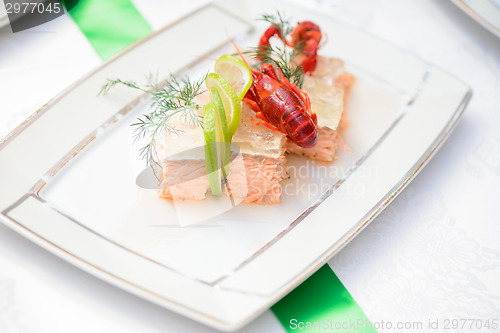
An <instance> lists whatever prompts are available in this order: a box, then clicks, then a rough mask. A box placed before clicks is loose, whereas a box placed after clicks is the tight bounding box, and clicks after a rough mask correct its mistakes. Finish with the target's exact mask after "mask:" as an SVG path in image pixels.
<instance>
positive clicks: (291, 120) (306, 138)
mask: <svg viewBox="0 0 500 333" xmlns="http://www.w3.org/2000/svg"><path fill="white" fill-rule="evenodd" d="M277 72H278V73H279V77H278V75H276V71H275V70H274V68H273V66H272V65H271V64H264V65H262V66H261V67H260V70H259V71H256V70H252V79H253V84H252V86H251V87H250V89H249V90H248V92H247V93H246V95H245V97H244V98H243V101H244V102H245V103H247V105H248V106H249V107H250V108H251V109H252V110H253V111H255V113H256V115H257V117H258V118H259V119H261V120H262V121H263V123H264V124H265V125H266V126H268V127H270V128H271V129H275V130H276V129H277V130H278V131H280V132H283V133H286V134H287V136H288V137H289V138H290V139H291V140H292V141H293V142H295V143H296V144H297V145H299V146H301V147H304V148H310V147H314V146H315V145H316V143H317V141H318V131H317V129H316V124H317V117H316V114H315V113H313V112H312V111H311V102H310V100H309V96H308V95H307V94H306V93H305V92H303V91H302V90H300V89H299V88H297V86H295V85H293V84H292V83H290V82H289V81H288V79H287V78H286V77H284V76H283V73H282V72H281V71H280V70H279V69H277Z"/></svg>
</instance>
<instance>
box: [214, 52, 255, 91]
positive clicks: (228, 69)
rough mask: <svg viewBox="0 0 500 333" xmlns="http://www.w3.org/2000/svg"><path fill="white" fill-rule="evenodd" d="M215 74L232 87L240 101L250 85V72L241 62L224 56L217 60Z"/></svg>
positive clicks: (230, 56)
mask: <svg viewBox="0 0 500 333" xmlns="http://www.w3.org/2000/svg"><path fill="white" fill-rule="evenodd" d="M215 73H217V74H219V75H220V76H222V77H223V78H224V79H225V80H226V81H227V82H228V83H229V84H230V85H231V87H233V89H234V91H235V93H236V96H238V99H239V100H240V101H241V100H242V99H243V97H245V94H246V93H247V91H248V89H250V86H251V85H252V71H251V70H250V68H249V67H248V65H247V64H246V63H245V62H244V61H243V60H241V59H240V58H237V57H235V56H232V55H228V54H226V55H223V56H221V57H220V58H219V59H217V61H216V62H215Z"/></svg>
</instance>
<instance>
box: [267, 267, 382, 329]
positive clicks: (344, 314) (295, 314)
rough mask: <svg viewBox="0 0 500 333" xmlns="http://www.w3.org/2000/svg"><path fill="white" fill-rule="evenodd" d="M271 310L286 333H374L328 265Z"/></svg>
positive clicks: (361, 311)
mask: <svg viewBox="0 0 500 333" xmlns="http://www.w3.org/2000/svg"><path fill="white" fill-rule="evenodd" d="M271 310H272V311H273V312H274V314H275V315H276V317H277V318H278V320H279V321H280V322H281V324H282V325H283V327H284V328H285V329H286V330H287V331H288V332H329V331H330V332H343V333H345V332H363V333H376V332H377V331H376V330H375V329H374V328H373V327H371V324H370V321H369V320H368V318H367V317H366V315H365V314H364V313H363V310H361V308H360V307H359V306H358V304H356V301H354V299H353V298H352V296H351V295H350V294H349V292H348V291H347V289H346V288H345V287H344V285H343V284H342V282H340V280H339V278H338V277H337V276H336V275H335V273H334V272H333V271H332V269H331V268H330V266H329V265H328V264H326V265H324V266H323V267H321V268H320V269H319V270H318V271H317V272H316V273H315V274H313V275H312V276H311V277H310V278H309V279H307V280H306V281H304V282H303V283H302V284H301V285H300V286H298V287H297V288H296V289H295V290H293V291H292V292H291V293H290V294H288V295H287V296H286V297H285V298H283V299H282V300H281V301H279V302H278V303H276V305H274V306H273V307H272V308H271Z"/></svg>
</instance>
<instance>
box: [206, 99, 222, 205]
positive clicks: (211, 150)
mask: <svg viewBox="0 0 500 333" xmlns="http://www.w3.org/2000/svg"><path fill="white" fill-rule="evenodd" d="M216 124H217V105H215V103H208V104H207V105H205V106H204V107H203V135H204V137H205V168H206V170H207V179H208V184H209V185H210V190H211V191H212V194H213V195H216V196H220V195H221V194H222V188H221V181H220V177H221V172H220V170H221V169H220V168H219V158H218V157H217V128H216V126H217V125H216Z"/></svg>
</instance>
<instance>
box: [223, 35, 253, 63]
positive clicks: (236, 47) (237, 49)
mask: <svg viewBox="0 0 500 333" xmlns="http://www.w3.org/2000/svg"><path fill="white" fill-rule="evenodd" d="M226 36H227V39H229V41H230V42H231V44H233V46H234V48H235V49H236V52H238V54H239V55H240V58H241V60H243V61H244V62H245V64H246V65H247V66H248V68H250V69H251V68H252V67H250V65H249V64H248V62H247V61H246V59H245V58H244V57H243V54H242V53H241V51H240V49H239V48H238V46H236V43H235V42H234V41H233V40H232V39H231V37H229V34H228V33H227V31H226Z"/></svg>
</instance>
